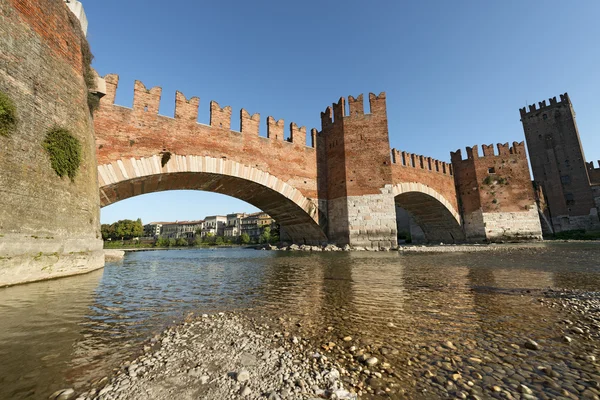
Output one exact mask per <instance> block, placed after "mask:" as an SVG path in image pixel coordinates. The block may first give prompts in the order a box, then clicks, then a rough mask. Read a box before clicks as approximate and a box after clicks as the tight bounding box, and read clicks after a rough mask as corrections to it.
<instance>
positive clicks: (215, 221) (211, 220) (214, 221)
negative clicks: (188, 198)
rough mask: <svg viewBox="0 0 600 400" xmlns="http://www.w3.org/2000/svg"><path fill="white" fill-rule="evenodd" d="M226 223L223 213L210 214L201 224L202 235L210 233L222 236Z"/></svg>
mask: <svg viewBox="0 0 600 400" xmlns="http://www.w3.org/2000/svg"><path fill="white" fill-rule="evenodd" d="M225 225H227V217H225V216H223V215H211V216H210V217H206V218H205V219H204V224H203V226H202V237H204V236H206V235H208V234H212V235H214V236H223V235H224V233H225Z"/></svg>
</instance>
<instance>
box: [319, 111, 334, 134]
mask: <svg viewBox="0 0 600 400" xmlns="http://www.w3.org/2000/svg"><path fill="white" fill-rule="evenodd" d="M331 125H333V109H332V108H331V107H327V108H326V109H325V111H323V112H322V113H321V132H323V133H324V132H326V131H327V130H328V129H329V128H330V127H331Z"/></svg>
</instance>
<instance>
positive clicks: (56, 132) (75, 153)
mask: <svg viewBox="0 0 600 400" xmlns="http://www.w3.org/2000/svg"><path fill="white" fill-rule="evenodd" d="M43 146H44V148H45V149H46V151H48V154H49V155H50V163H51V165H52V169H54V171H55V172H56V174H57V175H58V176H60V177H61V178H62V177H63V176H65V175H67V176H68V177H69V178H71V181H74V179H75V175H76V174H77V170H78V169H79V165H80V164H81V143H80V142H79V139H77V138H76V137H74V136H73V135H71V133H70V132H69V131H68V130H66V129H64V128H53V129H52V130H50V132H48V134H47V135H46V139H45V140H44V143H43Z"/></svg>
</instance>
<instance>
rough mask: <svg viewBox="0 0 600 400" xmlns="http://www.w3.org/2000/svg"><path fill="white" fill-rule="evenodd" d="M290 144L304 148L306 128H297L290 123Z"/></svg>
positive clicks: (293, 123)
mask: <svg viewBox="0 0 600 400" xmlns="http://www.w3.org/2000/svg"><path fill="white" fill-rule="evenodd" d="M290 142H292V143H295V144H299V145H301V146H306V127H305V126H300V127H299V126H298V125H296V123H295V122H292V123H291V124H290Z"/></svg>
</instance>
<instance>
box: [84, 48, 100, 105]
mask: <svg viewBox="0 0 600 400" xmlns="http://www.w3.org/2000/svg"><path fill="white" fill-rule="evenodd" d="M93 59H94V55H93V54H92V52H91V50H90V44H89V43H88V41H87V39H86V38H85V37H82V39H81V63H82V67H83V79H84V80H85V86H86V87H87V89H88V93H87V103H88V107H89V109H90V113H92V115H93V114H94V112H95V111H96V110H97V109H98V107H99V106H100V98H99V97H98V96H96V95H95V94H92V93H90V90H94V89H96V77H95V75H94V70H93V69H92V60H93Z"/></svg>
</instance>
